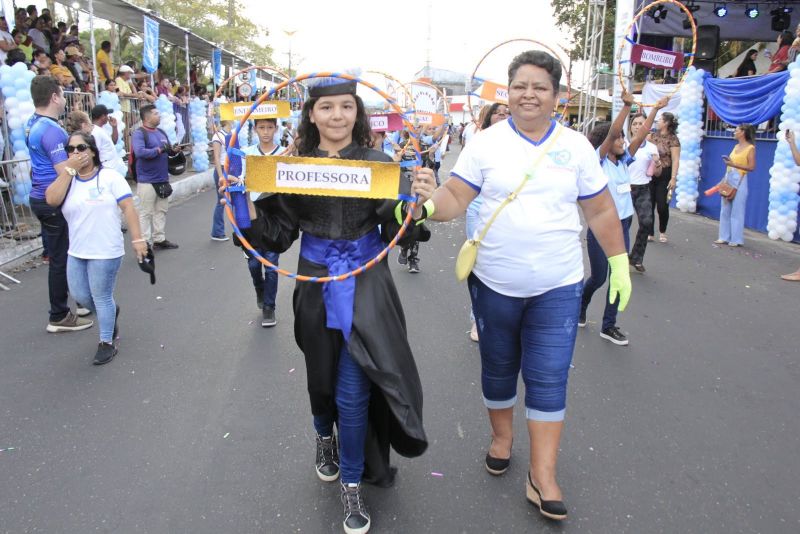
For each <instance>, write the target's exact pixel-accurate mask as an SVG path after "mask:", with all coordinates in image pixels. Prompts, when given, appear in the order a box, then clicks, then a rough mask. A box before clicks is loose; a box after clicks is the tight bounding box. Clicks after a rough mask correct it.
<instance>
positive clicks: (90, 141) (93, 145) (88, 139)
mask: <svg viewBox="0 0 800 534" xmlns="http://www.w3.org/2000/svg"><path fill="white" fill-rule="evenodd" d="M73 137H80V138H81V140H82V141H83V142H84V143H86V144H87V145H89V150H91V151H92V152H94V156H93V157H92V162H94V164H95V165H97V166H98V167H99V166H100V151H99V150H98V149H97V142H96V141H95V140H94V136H93V135H92V134H87V133H83V132H81V131H77V132H74V133H71V134H70V135H69V139H67V144H69V140H70V139H72V138H73Z"/></svg>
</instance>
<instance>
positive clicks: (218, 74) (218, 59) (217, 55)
mask: <svg viewBox="0 0 800 534" xmlns="http://www.w3.org/2000/svg"><path fill="white" fill-rule="evenodd" d="M211 69H212V71H213V72H214V84H215V85H219V84H221V83H222V50H220V49H219V48H215V49H214V52H212V54H211Z"/></svg>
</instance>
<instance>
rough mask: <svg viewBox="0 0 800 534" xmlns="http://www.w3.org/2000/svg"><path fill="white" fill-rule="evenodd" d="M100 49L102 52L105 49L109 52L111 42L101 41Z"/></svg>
mask: <svg viewBox="0 0 800 534" xmlns="http://www.w3.org/2000/svg"><path fill="white" fill-rule="evenodd" d="M100 48H102V49H103V50H105V49H109V50H111V42H110V41H103V42H102V43H100Z"/></svg>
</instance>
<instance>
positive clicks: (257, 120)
mask: <svg viewBox="0 0 800 534" xmlns="http://www.w3.org/2000/svg"><path fill="white" fill-rule="evenodd" d="M259 122H271V123H272V125H273V126H275V127H277V126H278V119H274V118H273V119H256V120H254V121H253V126H254V127H255V126H258V123H259ZM284 124H286V123H284Z"/></svg>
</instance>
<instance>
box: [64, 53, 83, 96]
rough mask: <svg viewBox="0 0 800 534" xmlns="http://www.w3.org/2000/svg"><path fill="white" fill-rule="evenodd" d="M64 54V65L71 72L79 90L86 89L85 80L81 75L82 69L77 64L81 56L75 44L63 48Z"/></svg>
mask: <svg viewBox="0 0 800 534" xmlns="http://www.w3.org/2000/svg"><path fill="white" fill-rule="evenodd" d="M64 55H65V56H66V58H65V60H64V66H65V67H67V68H68V69H69V71H70V73H72V76H73V78H75V83H76V84H77V85H78V87H79V88H80V90H81V91H86V80H85V79H84V77H83V69H82V68H81V66H80V64H79V60H80V57H81V52H80V50H78V47H77V46H68V47H66V48H64Z"/></svg>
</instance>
